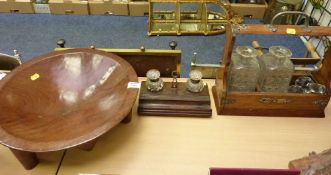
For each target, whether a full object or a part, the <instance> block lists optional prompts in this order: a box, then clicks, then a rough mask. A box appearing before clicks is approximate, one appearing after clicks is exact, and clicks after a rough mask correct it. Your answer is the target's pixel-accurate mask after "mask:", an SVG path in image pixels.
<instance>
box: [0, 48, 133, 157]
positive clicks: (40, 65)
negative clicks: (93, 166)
mask: <svg viewBox="0 0 331 175" xmlns="http://www.w3.org/2000/svg"><path fill="white" fill-rule="evenodd" d="M137 81H138V78H137V75H136V73H135V71H134V70H133V68H132V67H131V65H130V64H128V63H127V62H126V61H125V60H123V59H122V58H120V57H118V56H116V55H114V54H110V53H106V52H102V51H98V50H93V49H70V50H66V51H59V52H52V53H50V54H46V55H43V56H40V57H37V58H34V59H32V60H31V61H29V62H27V63H25V64H23V65H21V66H20V67H18V68H16V69H15V70H13V71H12V72H11V73H10V74H9V75H8V76H7V77H5V78H4V79H3V80H2V81H1V82H0V109H1V110H0V143H1V144H3V145H5V146H7V147H9V148H12V149H15V150H20V151H28V152H48V151H56V150H63V149H66V148H70V147H74V146H78V145H81V144H84V143H86V142H88V141H91V140H94V139H95V138H97V137H99V136H100V135H102V134H104V133H105V132H107V131H109V130H110V129H111V128H113V127H114V126H116V125H117V124H119V123H120V122H121V121H122V120H123V119H124V118H125V117H126V116H127V115H128V114H129V112H130V110H131V108H132V106H133V104H134V102H135V99H136V97H137V94H138V89H130V88H128V83H129V82H137Z"/></svg>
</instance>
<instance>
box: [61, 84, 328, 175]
mask: <svg viewBox="0 0 331 175" xmlns="http://www.w3.org/2000/svg"><path fill="white" fill-rule="evenodd" d="M141 80H145V79H141ZM165 81H170V82H171V79H169V80H165ZM178 81H182V82H183V81H184V82H185V81H186V80H185V79H184V80H183V79H179V80H178ZM204 81H206V82H207V83H208V86H209V90H210V87H212V86H213V85H214V80H204ZM211 102H212V104H211V106H212V108H213V115H212V117H211V118H187V117H158V116H150V117H139V116H138V115H137V106H138V100H137V102H136V104H135V107H134V108H133V109H134V110H133V118H132V121H131V122H130V123H129V124H127V125H119V126H118V127H116V128H114V130H112V132H109V133H107V134H105V135H103V136H102V137H100V139H99V141H98V142H97V144H96V145H95V147H94V149H93V150H92V151H91V152H84V151H81V150H77V149H75V150H72V149H70V150H69V151H67V154H66V156H65V159H64V161H63V163H62V166H61V169H60V171H59V175H72V174H79V173H90V174H93V173H95V174H119V175H132V174H134V175H155V174H157V175H174V174H175V175H177V174H178V175H179V174H183V175H207V174H208V172H209V168H210V167H223V168H268V169H269V168H270V169H287V168H288V163H289V161H290V160H293V159H296V158H300V157H303V156H305V155H307V153H309V152H311V151H316V152H321V151H322V150H325V149H328V148H330V145H331V137H330V135H331V117H330V115H331V106H330V105H329V106H328V107H327V108H326V111H325V113H326V117H325V118H288V117H281V118H280V117H254V116H252V117H245V116H227V115H217V114H216V110H215V105H214V100H213V99H211Z"/></svg>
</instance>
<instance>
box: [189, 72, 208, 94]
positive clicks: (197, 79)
mask: <svg viewBox="0 0 331 175" xmlns="http://www.w3.org/2000/svg"><path fill="white" fill-rule="evenodd" d="M189 77H190V78H189V79H188V80H187V83H186V88H187V90H188V91H190V92H194V93H197V92H201V91H202V90H203V88H204V84H203V82H202V73H201V72H200V71H198V70H192V71H191V72H190V74H189Z"/></svg>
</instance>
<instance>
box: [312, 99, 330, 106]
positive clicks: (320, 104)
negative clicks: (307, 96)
mask: <svg viewBox="0 0 331 175" xmlns="http://www.w3.org/2000/svg"><path fill="white" fill-rule="evenodd" d="M328 103H329V100H315V101H313V104H314V105H317V106H320V107H325V106H326V105H327V104H328Z"/></svg>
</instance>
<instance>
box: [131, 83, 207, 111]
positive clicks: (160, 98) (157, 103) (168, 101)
mask: <svg viewBox="0 0 331 175" xmlns="http://www.w3.org/2000/svg"><path fill="white" fill-rule="evenodd" d="M138 114H139V115H148V116H188V117H211V115H212V110H211V107H210V96H209V91H208V86H205V87H204V89H203V91H202V92H199V93H192V92H189V91H187V90H186V83H178V84H177V88H171V82H165V83H164V87H163V89H162V91H160V92H150V91H148V90H147V87H146V82H145V81H144V82H142V84H141V89H140V96H139V106H138Z"/></svg>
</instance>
